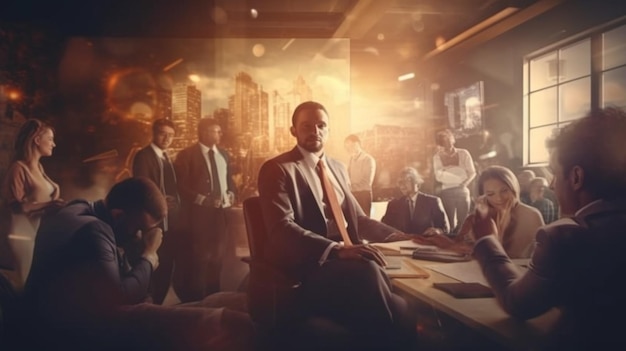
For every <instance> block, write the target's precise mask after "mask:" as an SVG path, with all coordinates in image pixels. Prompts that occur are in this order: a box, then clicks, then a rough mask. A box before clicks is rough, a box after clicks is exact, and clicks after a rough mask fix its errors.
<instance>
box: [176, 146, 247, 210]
mask: <svg viewBox="0 0 626 351" xmlns="http://www.w3.org/2000/svg"><path fill="white" fill-rule="evenodd" d="M218 150H219V152H220V153H221V154H222V156H224V159H226V165H227V169H226V179H227V181H228V184H227V186H228V191H231V192H233V193H235V190H236V189H235V183H234V181H233V177H232V174H231V169H230V156H229V155H228V152H226V150H224V149H221V148H218ZM174 167H175V169H176V177H177V181H178V192H179V194H180V198H181V203H182V205H183V206H189V205H192V204H193V203H194V201H196V195H198V194H200V195H204V196H208V195H209V194H210V193H211V189H212V187H211V175H210V173H209V169H208V168H207V167H208V166H207V163H206V161H205V159H204V155H202V149H201V148H200V144H198V143H196V144H194V145H192V146H190V147H188V148H186V149H183V150H181V151H180V152H179V153H178V155H176V161H175V162H174ZM193 207H197V206H193Z"/></svg>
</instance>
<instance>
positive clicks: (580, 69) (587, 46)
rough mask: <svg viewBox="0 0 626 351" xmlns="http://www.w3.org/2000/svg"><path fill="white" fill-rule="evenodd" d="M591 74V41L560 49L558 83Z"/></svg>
mask: <svg viewBox="0 0 626 351" xmlns="http://www.w3.org/2000/svg"><path fill="white" fill-rule="evenodd" d="M589 74H591V41H590V40H589V39H587V40H583V41H581V42H578V43H576V44H573V45H571V46H569V47H567V48H564V49H561V53H560V55H559V74H558V76H559V81H561V82H563V81H568V80H572V79H575V78H580V77H583V76H588V75H589Z"/></svg>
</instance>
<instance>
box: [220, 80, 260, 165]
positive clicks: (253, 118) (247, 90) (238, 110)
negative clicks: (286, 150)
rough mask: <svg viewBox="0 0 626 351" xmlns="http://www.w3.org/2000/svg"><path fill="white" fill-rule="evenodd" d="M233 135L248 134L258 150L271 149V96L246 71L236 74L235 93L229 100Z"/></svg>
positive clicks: (253, 145)
mask: <svg viewBox="0 0 626 351" xmlns="http://www.w3.org/2000/svg"><path fill="white" fill-rule="evenodd" d="M228 105H229V109H230V110H231V112H232V114H233V117H232V125H231V126H229V128H230V130H231V131H232V133H233V135H247V136H248V138H251V139H252V143H251V145H252V147H254V148H256V149H257V150H256V151H257V152H261V153H266V152H268V151H269V98H268V94H267V92H265V91H263V88H262V87H260V86H259V85H258V84H257V83H256V82H255V81H254V80H252V77H251V76H250V75H249V74H248V73H245V72H239V73H238V74H237V75H236V76H235V94H234V95H233V96H231V97H230V98H229V100H228Z"/></svg>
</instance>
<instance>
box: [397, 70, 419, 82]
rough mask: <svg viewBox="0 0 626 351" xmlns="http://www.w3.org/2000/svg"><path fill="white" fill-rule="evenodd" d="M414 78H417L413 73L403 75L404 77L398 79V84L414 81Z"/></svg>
mask: <svg viewBox="0 0 626 351" xmlns="http://www.w3.org/2000/svg"><path fill="white" fill-rule="evenodd" d="M413 78H415V73H413V72H411V73H407V74H403V75H401V76H399V77H398V82H402V81H405V80H409V79H413Z"/></svg>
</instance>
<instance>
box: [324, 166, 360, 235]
mask: <svg viewBox="0 0 626 351" xmlns="http://www.w3.org/2000/svg"><path fill="white" fill-rule="evenodd" d="M317 174H318V175H319V177H320V180H321V181H322V189H323V190H324V198H325V199H326V200H327V205H328V206H329V207H330V210H331V212H332V214H333V217H334V218H335V223H336V224H337V227H338V228H339V233H341V238H342V239H343V245H344V246H352V240H350V236H349V235H348V230H346V222H345V221H344V218H343V213H342V212H341V206H340V205H339V200H337V193H336V192H335V188H334V187H333V185H332V184H331V182H330V179H328V169H327V168H326V165H325V164H324V162H323V161H322V160H321V159H320V160H319V162H318V163H317Z"/></svg>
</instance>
